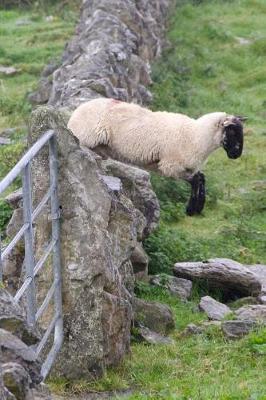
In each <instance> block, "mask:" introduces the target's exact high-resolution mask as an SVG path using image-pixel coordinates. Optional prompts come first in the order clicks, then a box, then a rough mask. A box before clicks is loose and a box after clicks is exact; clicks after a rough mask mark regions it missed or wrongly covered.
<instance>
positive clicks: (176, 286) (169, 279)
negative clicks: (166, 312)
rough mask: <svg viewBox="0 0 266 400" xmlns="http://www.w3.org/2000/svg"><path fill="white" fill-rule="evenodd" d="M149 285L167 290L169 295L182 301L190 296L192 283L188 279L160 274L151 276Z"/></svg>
mask: <svg viewBox="0 0 266 400" xmlns="http://www.w3.org/2000/svg"><path fill="white" fill-rule="evenodd" d="M150 283H151V284H152V285H156V286H160V287H163V288H165V289H167V290H168V291H169V293H170V294H172V295H174V296H176V297H179V298H180V299H181V300H183V301H185V300H187V299H188V298H189V297H190V296H191V290H192V282H191V281H189V280H188V279H183V278H176V277H175V276H171V275H165V274H161V275H154V276H151V277H150Z"/></svg>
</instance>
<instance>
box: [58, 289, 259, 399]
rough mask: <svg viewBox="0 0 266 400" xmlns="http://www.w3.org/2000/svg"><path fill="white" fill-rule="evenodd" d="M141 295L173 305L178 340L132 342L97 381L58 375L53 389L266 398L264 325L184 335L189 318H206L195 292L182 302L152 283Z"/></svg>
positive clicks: (135, 395)
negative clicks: (230, 334)
mask: <svg viewBox="0 0 266 400" xmlns="http://www.w3.org/2000/svg"><path fill="white" fill-rule="evenodd" d="M142 297H144V298H145V299H147V300H156V301H158V300H159V301H161V302H164V303H167V304H169V305H170V306H171V307H172V310H173V311H174V314H175V317H176V330H175V331H174V333H173V335H172V338H173V339H174V344H173V345H170V346H158V345H157V346H148V345H145V344H140V343H133V344H132V347H131V355H129V356H128V357H127V358H126V360H125V361H124V362H123V363H122V365H120V367H118V368H116V369H110V370H109V371H108V372H107V373H106V374H105V376H104V377H103V378H102V379H100V380H98V381H96V382H88V381H79V382H68V381H67V380H64V379H61V380H54V381H53V382H52V383H50V387H51V388H52V390H53V391H54V392H55V393H59V394H65V395H67V396H70V395H74V394H79V393H84V392H88V391H93V392H101V391H112V390H127V389H132V390H133V393H132V394H131V395H129V396H128V397H127V399H129V400H140V399H141V400H144V399H154V400H156V399H165V400H170V399H173V400H174V399H176V400H181V399H182V400H189V399H193V400H194V399H195V400H214V399H215V400H218V399H219V400H248V399H257V400H265V399H266V391H265V387H266V379H265V374H264V373H263V371H264V370H265V368H266V357H264V356H263V354H265V345H266V337H265V334H266V329H265V328H264V329H259V330H257V331H256V332H253V333H252V334H250V335H249V336H247V337H245V338H243V339H240V340H237V341H229V340H227V339H225V337H224V336H223V335H222V333H221V332H220V330H219V329H218V328H217V327H209V328H208V329H207V330H206V332H205V333H202V334H200V335H194V336H187V337H184V336H182V334H181V331H182V330H183V329H184V327H185V326H186V325H187V324H188V323H190V322H193V323H196V324H198V323H200V322H202V321H204V320H205V319H206V317H205V315H204V314H200V313H199V312H197V311H196V310H195V301H196V299H197V298H195V297H194V299H193V300H192V301H190V302H188V303H181V302H180V301H179V300H177V299H174V298H173V297H172V296H169V295H168V294H167V293H165V292H164V291H163V290H160V289H158V288H155V289H150V290H149V292H148V293H146V294H145V295H142ZM116 398H120V397H119V395H117V397H116ZM121 398H122V397H121Z"/></svg>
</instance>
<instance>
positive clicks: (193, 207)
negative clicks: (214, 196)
mask: <svg viewBox="0 0 266 400" xmlns="http://www.w3.org/2000/svg"><path fill="white" fill-rule="evenodd" d="M188 182H189V183H190V184H191V195H190V199H189V202H188V205H187V209H186V212H187V215H195V214H200V213H201V211H202V210H203V207H204V204H205V176H204V174H203V173H202V172H197V173H196V174H195V175H193V177H192V178H191V179H188Z"/></svg>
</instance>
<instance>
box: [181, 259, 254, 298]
mask: <svg viewBox="0 0 266 400" xmlns="http://www.w3.org/2000/svg"><path fill="white" fill-rule="evenodd" d="M173 273H174V275H175V276H177V277H180V278H185V279H191V280H195V281H206V282H207V283H208V286H209V288H220V289H221V290H222V291H223V293H224V295H225V296H226V297H228V298H230V297H233V298H235V297H243V296H249V295H251V296H257V295H259V294H260V292H261V282H260V281H259V279H258V277H257V276H256V275H255V274H254V273H253V272H251V270H250V269H249V268H247V267H245V266H244V265H242V264H240V263H238V262H236V261H233V260H230V259H225V258H216V259H210V260H208V261H206V262H201V261H200V262H183V263H177V264H175V266H174V269H173Z"/></svg>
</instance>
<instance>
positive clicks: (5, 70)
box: [0, 65, 20, 76]
mask: <svg viewBox="0 0 266 400" xmlns="http://www.w3.org/2000/svg"><path fill="white" fill-rule="evenodd" d="M19 71H20V70H19V69H17V68H15V67H5V66H4V65H0V74H3V75H8V76H11V75H15V74H17V73H18V72H19Z"/></svg>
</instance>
